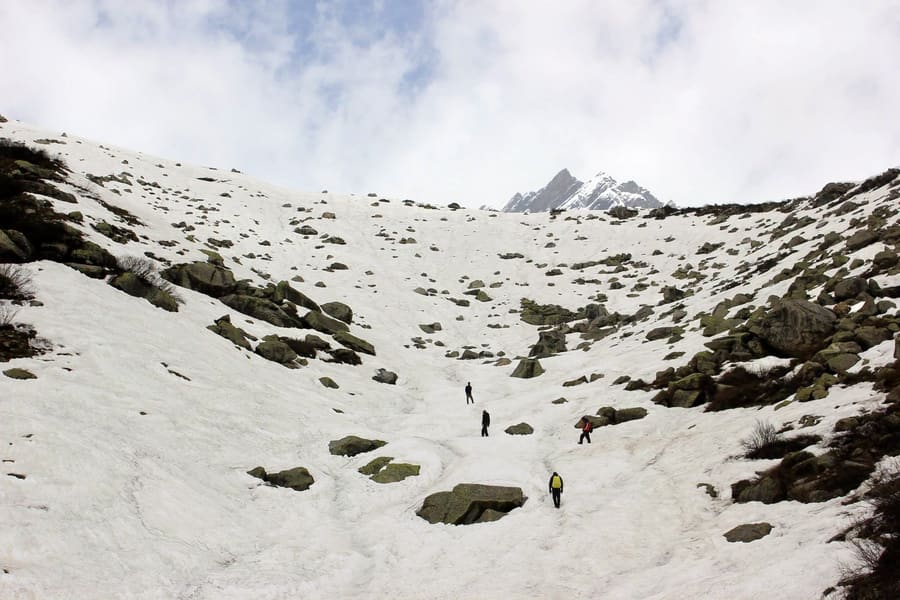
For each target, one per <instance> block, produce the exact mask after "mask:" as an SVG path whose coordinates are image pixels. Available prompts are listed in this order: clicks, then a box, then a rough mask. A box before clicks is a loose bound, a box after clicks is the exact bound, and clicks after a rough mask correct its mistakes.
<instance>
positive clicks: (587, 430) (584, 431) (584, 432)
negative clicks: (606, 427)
mask: <svg viewBox="0 0 900 600" xmlns="http://www.w3.org/2000/svg"><path fill="white" fill-rule="evenodd" d="M581 420H582V421H584V425H583V426H582V427H581V437H580V438H578V445H581V444H582V443H583V442H584V440H585V439H587V441H588V444H590V443H591V432H592V431H593V430H594V424H593V423H591V420H590V419H588V418H587V417H582V418H581Z"/></svg>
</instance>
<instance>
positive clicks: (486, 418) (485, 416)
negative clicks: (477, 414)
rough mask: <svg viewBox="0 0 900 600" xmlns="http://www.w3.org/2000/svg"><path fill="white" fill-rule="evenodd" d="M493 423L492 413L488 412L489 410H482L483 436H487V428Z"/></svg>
mask: <svg viewBox="0 0 900 600" xmlns="http://www.w3.org/2000/svg"><path fill="white" fill-rule="evenodd" d="M490 424H491V415H489V414H488V411H486V410H483V411H481V437H487V436H488V431H487V428H488V426H489V425H490Z"/></svg>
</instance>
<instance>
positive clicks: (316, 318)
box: [300, 310, 374, 354]
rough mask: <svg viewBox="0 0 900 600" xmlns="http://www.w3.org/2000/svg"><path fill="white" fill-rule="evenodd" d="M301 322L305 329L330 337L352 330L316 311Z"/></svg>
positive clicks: (312, 311) (341, 322)
mask: <svg viewBox="0 0 900 600" xmlns="http://www.w3.org/2000/svg"><path fill="white" fill-rule="evenodd" d="M300 321H301V323H302V324H303V326H304V327H308V328H309V329H315V330H316V331H321V332H322V333H327V334H328V335H334V334H336V333H339V332H344V331H348V330H349V329H350V327H348V326H347V324H346V323H344V322H343V321H338V320H337V319H332V318H331V317H327V316H325V315H324V314H322V313H321V312H319V311H316V310H311V311H309V312H308V313H306V315H305V316H303V317H301V319H300ZM373 354H374V351H373Z"/></svg>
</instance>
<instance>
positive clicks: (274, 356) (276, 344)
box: [256, 340, 297, 365]
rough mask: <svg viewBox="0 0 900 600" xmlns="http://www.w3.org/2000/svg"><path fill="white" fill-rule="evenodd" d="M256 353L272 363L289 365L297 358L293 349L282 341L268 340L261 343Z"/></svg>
mask: <svg viewBox="0 0 900 600" xmlns="http://www.w3.org/2000/svg"><path fill="white" fill-rule="evenodd" d="M256 353H257V354H259V355H260V356H262V357H263V358H265V359H266V360H271V361H272V362H277V363H279V364H282V365H288V364H291V363H293V362H294V360H295V359H296V358H297V353H296V352H294V351H293V350H291V347H290V346H288V345H287V344H285V343H284V342H281V341H276V340H268V341H265V342H260V343H259V345H258V346H257V347H256Z"/></svg>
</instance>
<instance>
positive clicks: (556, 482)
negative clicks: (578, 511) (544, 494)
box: [550, 475, 562, 490]
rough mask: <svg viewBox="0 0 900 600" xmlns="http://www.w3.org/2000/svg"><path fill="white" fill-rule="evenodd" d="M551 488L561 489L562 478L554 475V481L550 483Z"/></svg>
mask: <svg viewBox="0 0 900 600" xmlns="http://www.w3.org/2000/svg"><path fill="white" fill-rule="evenodd" d="M550 487H552V488H554V489H557V490H558V489H559V488H561V487H562V477H560V476H559V475H554V476H553V479H552V480H551V481H550Z"/></svg>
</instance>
